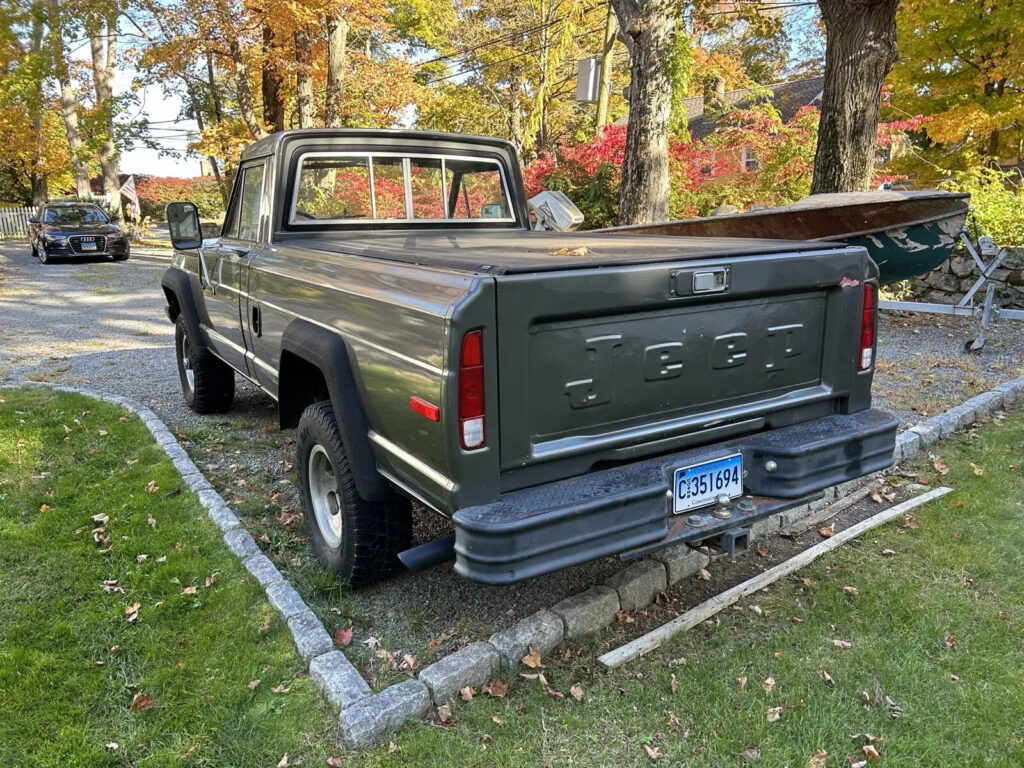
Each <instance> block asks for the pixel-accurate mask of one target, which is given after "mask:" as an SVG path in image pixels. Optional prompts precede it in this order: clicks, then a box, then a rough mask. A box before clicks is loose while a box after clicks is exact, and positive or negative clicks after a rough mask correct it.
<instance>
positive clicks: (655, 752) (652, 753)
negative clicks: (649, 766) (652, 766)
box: [644, 744, 661, 761]
mask: <svg viewBox="0 0 1024 768" xmlns="http://www.w3.org/2000/svg"><path fill="white" fill-rule="evenodd" d="M644 749H645V750H646V751H647V756H648V757H649V758H651V760H652V761H655V760H657V759H658V758H659V757H661V747H652V746H651V745H650V744H644Z"/></svg>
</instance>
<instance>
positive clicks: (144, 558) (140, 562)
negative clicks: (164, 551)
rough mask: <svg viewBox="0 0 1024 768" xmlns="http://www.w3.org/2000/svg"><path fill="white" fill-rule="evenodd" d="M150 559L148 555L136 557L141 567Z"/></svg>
mask: <svg viewBox="0 0 1024 768" xmlns="http://www.w3.org/2000/svg"><path fill="white" fill-rule="evenodd" d="M148 559H149V555H146V554H141V555H136V556H135V562H136V563H138V564H139V565H142V564H143V563H144V562H146V560H148Z"/></svg>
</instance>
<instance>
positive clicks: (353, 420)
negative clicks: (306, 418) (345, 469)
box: [278, 318, 395, 501]
mask: <svg viewBox="0 0 1024 768" xmlns="http://www.w3.org/2000/svg"><path fill="white" fill-rule="evenodd" d="M285 352H287V353H289V354H291V355H294V356H295V357H297V358H299V359H300V360H303V361H305V362H306V363H308V364H310V365H312V366H315V367H316V368H317V369H318V370H319V371H320V372H321V373H322V374H323V377H324V381H325V383H326V384H327V392H328V394H329V395H330V399H331V407H332V408H333V409H334V414H335V417H336V418H337V421H338V429H339V430H340V432H341V442H342V444H343V445H344V446H345V453H346V454H348V460H349V468H350V469H351V471H352V479H353V480H354V481H355V484H356V490H357V491H358V492H359V495H360V496H362V497H363V498H364V499H365V500H366V501H385V500H387V499H391V498H393V497H394V495H395V493H394V491H393V490H392V489H391V487H390V486H389V485H388V484H387V483H386V482H385V480H384V478H383V477H381V475H380V473H379V472H378V471H377V460H376V459H375V458H374V456H373V451H372V449H371V447H370V437H369V433H370V427H369V423H368V422H367V420H366V412H365V411H364V409H363V404H362V402H361V400H360V399H359V390H358V389H357V387H356V381H355V375H354V373H353V364H354V363H353V356H352V353H351V352H350V350H349V347H348V344H347V343H346V342H345V339H344V337H342V336H341V335H340V334H339V333H338V332H336V331H332V330H329V329H327V328H324V327H323V326H319V325H315V324H314V323H311V322H309V321H308V320H302V319H300V318H296V319H294V320H292V321H291V322H290V323H289V324H288V326H287V327H286V328H285V329H284V333H283V334H282V336H281V353H282V355H281V357H282V361H283V359H284V357H285V355H284V353H285ZM280 374H281V375H280V378H279V380H278V402H279V407H283V408H287V407H288V405H287V400H286V398H287V397H288V387H289V386H290V384H289V382H288V381H287V379H286V376H285V375H284V374H285V371H284V366H283V365H282V370H281V371H280ZM281 404H284V405H281ZM281 416H282V419H281V420H282V423H284V422H285V421H286V420H288V421H290V420H291V419H286V417H287V414H285V413H284V411H282V414H281Z"/></svg>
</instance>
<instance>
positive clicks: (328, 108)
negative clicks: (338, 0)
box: [324, 13, 348, 128]
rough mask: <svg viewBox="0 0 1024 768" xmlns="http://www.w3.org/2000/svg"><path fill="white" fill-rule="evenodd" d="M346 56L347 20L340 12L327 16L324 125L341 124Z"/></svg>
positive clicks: (333, 125)
mask: <svg viewBox="0 0 1024 768" xmlns="http://www.w3.org/2000/svg"><path fill="white" fill-rule="evenodd" d="M347 56H348V22H347V21H346V20H345V19H344V18H342V16H341V15H340V14H334V13H332V14H331V15H329V16H328V17H327V96H326V99H325V101H324V125H326V126H328V127H333V128H337V127H340V126H341V124H342V109H341V99H342V96H344V93H345V87H344V86H345V65H346V63H347V62H346V57H347Z"/></svg>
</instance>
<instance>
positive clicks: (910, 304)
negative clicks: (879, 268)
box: [878, 232, 1024, 352]
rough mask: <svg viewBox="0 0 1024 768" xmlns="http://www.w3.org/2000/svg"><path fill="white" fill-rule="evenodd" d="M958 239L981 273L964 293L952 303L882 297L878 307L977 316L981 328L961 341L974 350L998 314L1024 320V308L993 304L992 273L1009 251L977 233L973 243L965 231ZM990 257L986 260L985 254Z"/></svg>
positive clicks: (979, 344) (936, 313)
mask: <svg viewBox="0 0 1024 768" xmlns="http://www.w3.org/2000/svg"><path fill="white" fill-rule="evenodd" d="M960 240H961V241H962V242H963V244H964V246H965V247H966V248H967V252H968V253H970V254H971V258H973V259H974V263H975V264H977V265H978V268H979V269H980V270H981V276H980V277H979V278H978V279H977V280H975V282H974V285H972V286H971V289H970V290H969V291H967V293H965V294H964V297H963V298H962V299H960V301H959V302H957V303H956V304H937V303H929V302H924V301H892V300H889V299H883V300H881V301H879V302H878V307H879V309H893V310H900V311H903V312H921V313H924V314H931V315H956V316H959V317H981V330H980V332H979V333H978V335H977V336H976V337H975V338H973V339H971V340H969V341H967V342H966V343H965V344H964V349H965V350H966V351H968V352H978V351H979V350H981V348H982V347H984V346H985V334H986V333H987V332H988V330H989V328H990V327H991V325H992V323H993V322H994V321H995V320H997V319H999V318H1006V319H1007V320H1024V309H1003V308H1002V307H997V306H995V303H994V299H995V291H996V286H995V283H993V282H992V280H991V278H992V275H993V274H994V273H995V271H996V270H997V269H999V266H1000V265H1001V264H1002V263H1003V260H1004V259H1005V258H1006V257H1007V256H1008V255H1009V251H1007V250H1006V249H1005V248H1002V249H1000V248H999V247H998V246H997V245H996V244H995V241H993V240H992V238H990V237H984V236H983V237H980V238H978V242H977V243H976V244H975V243H973V242H971V239H970V238H969V237H968V236H967V233H966V232H961V233H960ZM990 257H991V259H992V260H991V261H989V262H986V261H985V258H990ZM982 288H985V299H984V300H983V301H982V302H981V303H980V304H976V303H975V301H974V297H975V296H976V295H977V294H978V292H979V291H980V290H981V289H982Z"/></svg>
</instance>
